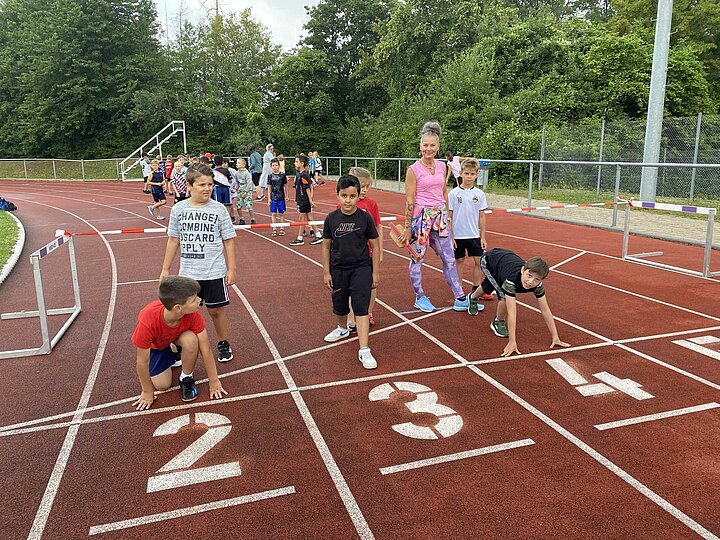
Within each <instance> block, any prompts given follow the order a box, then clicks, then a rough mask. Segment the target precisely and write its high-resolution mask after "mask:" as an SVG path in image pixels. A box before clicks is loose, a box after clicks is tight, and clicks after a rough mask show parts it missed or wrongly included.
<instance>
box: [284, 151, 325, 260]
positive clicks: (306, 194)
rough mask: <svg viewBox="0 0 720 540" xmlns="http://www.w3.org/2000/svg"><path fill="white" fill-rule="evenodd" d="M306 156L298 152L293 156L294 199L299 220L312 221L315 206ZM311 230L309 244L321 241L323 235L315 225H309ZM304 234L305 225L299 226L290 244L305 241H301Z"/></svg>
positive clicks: (294, 244)
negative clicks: (311, 237) (294, 171)
mask: <svg viewBox="0 0 720 540" xmlns="http://www.w3.org/2000/svg"><path fill="white" fill-rule="evenodd" d="M307 167H308V157H307V156H306V155H305V154H298V155H297V156H295V170H296V171H297V172H296V173H295V182H294V184H293V186H294V187H295V201H297V205H298V213H299V214H300V221H312V220H313V215H312V209H313V208H315V203H314V202H313V185H312V180H310V173H308V171H307ZM311 228H312V232H313V239H312V240H311V241H310V243H311V244H319V243H321V242H322V241H323V236H322V233H321V232H320V230H319V229H318V228H317V225H311ZM303 236H305V226H304V225H303V226H301V227H300V232H299V233H298V237H297V239H295V240H293V241H292V242H290V245H291V246H302V245H303V244H304V243H305V242H304V241H303Z"/></svg>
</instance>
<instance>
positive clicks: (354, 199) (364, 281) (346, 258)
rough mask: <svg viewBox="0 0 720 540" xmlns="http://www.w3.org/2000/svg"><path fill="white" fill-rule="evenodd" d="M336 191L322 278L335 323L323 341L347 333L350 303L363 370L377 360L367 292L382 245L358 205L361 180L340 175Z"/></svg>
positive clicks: (326, 234)
mask: <svg viewBox="0 0 720 540" xmlns="http://www.w3.org/2000/svg"><path fill="white" fill-rule="evenodd" d="M337 194H338V202H339V204H340V208H338V209H337V210H335V211H334V212H330V213H329V214H328V215H327V217H326V218H325V224H324V227H323V235H322V238H323V254H322V260H323V280H324V281H325V285H326V286H327V287H328V288H329V289H330V290H331V291H332V305H333V313H334V314H335V315H337V320H338V326H337V328H336V329H335V330H333V331H332V332H330V333H329V334H328V335H327V336H325V341H327V342H330V343H332V342H334V341H338V340H340V339H342V338H346V337H348V336H349V335H350V330H349V329H348V326H347V319H348V314H349V313H350V304H349V302H352V308H353V312H354V313H355V323H356V325H357V332H358V342H359V344H360V351H359V352H358V360H360V362H361V363H362V365H363V367H364V368H365V369H375V368H376V367H377V362H376V361H375V358H374V357H373V355H372V353H371V352H370V347H368V337H369V334H370V321H369V318H368V308H369V306H370V293H371V291H372V290H373V289H375V288H376V287H377V286H378V283H379V282H380V252H381V250H382V247H381V246H380V242H379V241H378V232H377V228H376V227H375V222H374V221H373V218H372V216H371V215H370V214H369V213H368V212H364V211H363V210H360V209H359V208H358V206H357V203H358V200H359V198H360V181H359V180H358V179H357V178H356V177H355V176H352V175H346V176H342V177H340V179H339V180H338V183H337ZM368 243H369V244H370V247H371V248H372V258H371V256H370V251H369V249H368Z"/></svg>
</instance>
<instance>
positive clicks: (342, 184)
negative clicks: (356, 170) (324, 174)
mask: <svg viewBox="0 0 720 540" xmlns="http://www.w3.org/2000/svg"><path fill="white" fill-rule="evenodd" d="M349 187H354V188H355V189H357V192H358V193H360V180H358V178H357V176H353V175H352V174H346V175H345V176H341V177H340V178H339V179H338V181H337V187H336V189H337V192H338V193H340V190H341V189H347V188H349Z"/></svg>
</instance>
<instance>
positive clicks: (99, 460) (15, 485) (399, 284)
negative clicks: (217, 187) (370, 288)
mask: <svg viewBox="0 0 720 540" xmlns="http://www.w3.org/2000/svg"><path fill="white" fill-rule="evenodd" d="M333 188H334V185H332V184H330V185H327V186H325V187H323V188H320V190H319V192H318V195H319V197H318V198H319V200H320V201H321V204H320V208H319V210H320V212H318V215H324V213H325V212H327V211H329V210H331V209H332V208H333V207H334V203H333V200H334V189H333ZM0 193H2V195H3V196H4V197H6V198H8V199H10V200H13V201H14V202H16V204H17V205H18V207H19V210H18V211H17V215H18V217H19V218H20V219H21V220H22V221H23V223H24V224H25V226H26V232H27V243H26V246H25V249H24V251H23V256H22V258H21V260H20V262H19V263H18V266H17V267H16V269H15V271H14V272H13V273H12V274H11V276H10V277H9V278H8V280H7V281H6V282H5V284H3V285H2V287H1V288H0V305H1V306H2V308H1V309H2V311H3V312H9V311H18V310H21V309H35V307H34V305H33V304H34V297H33V295H32V290H33V289H32V271H31V267H30V265H29V264H28V262H27V260H28V259H27V255H29V253H31V252H32V251H34V250H35V249H37V248H39V247H40V246H42V245H44V244H45V243H47V242H48V241H50V240H51V239H52V238H53V236H54V231H55V230H56V229H58V228H61V229H66V230H69V231H74V232H80V231H90V230H106V229H118V228H143V227H156V226H158V222H156V221H154V220H152V219H150V216H148V215H147V212H146V210H145V205H146V204H147V196H144V195H143V194H142V193H141V186H140V185H139V184H119V183H109V182H108V183H86V184H81V183H70V182H68V183H48V182H7V181H3V182H0ZM372 195H373V196H374V197H375V198H376V199H377V200H378V202H379V205H380V208H381V210H383V213H384V214H387V215H393V214H395V213H398V212H400V211H401V209H402V207H403V198H402V196H400V195H398V194H392V193H382V192H378V191H374V192H372ZM490 203H491V204H492V197H490ZM255 208H256V211H257V213H258V217H259V221H260V222H261V223H262V222H268V221H269V217H268V208H267V204H266V203H259V204H258V203H256V206H255ZM165 213H166V215H167V211H166V212H165ZM288 216H289V217H290V218H292V219H294V218H295V215H294V214H293V213H289V214H288ZM161 223H162V222H161ZM165 223H166V222H165ZM488 227H489V233H488V240H489V243H490V244H491V247H505V248H508V249H512V250H514V251H516V252H518V253H520V254H521V255H523V256H525V257H530V256H532V255H540V256H543V257H544V258H546V259H547V260H548V262H549V263H550V265H551V266H554V267H555V269H554V271H553V272H552V273H551V275H550V276H549V277H548V279H547V280H546V288H547V290H548V299H549V303H550V306H551V308H552V310H553V312H554V314H555V316H556V319H557V323H558V328H559V331H560V336H561V338H562V339H564V340H565V341H568V342H570V343H571V344H572V347H571V348H569V349H563V350H548V349H547V346H548V344H549V341H550V339H549V336H548V333H547V330H546V328H545V326H544V323H543V321H542V318H541V317H540V315H539V314H538V313H537V311H538V310H537V307H536V306H537V305H536V302H535V301H534V299H533V298H521V299H522V307H521V308H520V309H519V324H520V328H521V334H520V338H519V348H520V350H521V351H522V353H523V354H522V355H520V356H513V357H511V358H501V357H500V356H499V353H500V352H501V351H502V348H503V346H504V341H503V340H501V339H499V338H496V337H495V336H494V335H493V334H492V333H491V332H490V329H489V328H488V325H489V323H490V320H491V318H492V315H493V313H494V308H495V304H496V303H495V302H487V303H486V310H485V311H484V312H483V313H481V314H480V315H479V316H477V317H470V316H468V315H467V314H466V313H455V312H453V311H451V310H447V309H444V310H440V311H438V312H435V313H433V314H429V315H428V314H421V313H417V312H414V311H413V309H412V300H413V297H412V291H411V289H410V285H409V282H408V280H407V270H406V267H407V259H406V258H405V257H404V255H403V253H402V251H401V250H399V249H397V248H395V246H394V244H393V243H392V241H391V240H390V239H389V235H388V234H387V231H386V238H387V239H386V242H385V250H384V262H383V266H382V276H381V284H380V288H379V294H378V298H379V302H378V305H377V306H376V308H375V310H374V315H375V318H376V320H377V322H378V324H377V325H376V326H375V328H374V329H373V330H374V331H373V334H372V335H371V341H370V345H371V347H372V348H373V353H374V354H375V356H376V358H377V359H378V363H379V367H378V369H376V370H374V371H366V370H364V369H363V368H362V366H361V365H360V363H359V362H358V361H357V360H356V349H357V343H355V342H354V340H352V341H342V342H339V343H336V344H332V345H328V344H325V343H324V342H323V340H322V337H323V336H324V335H325V333H327V332H328V331H329V330H330V329H332V328H333V326H334V324H335V323H334V317H333V316H332V314H331V310H330V299H329V297H328V294H327V292H326V290H325V289H324V287H323V285H322V274H321V270H320V268H319V261H320V246H310V245H308V244H306V245H304V246H301V247H299V248H291V247H289V246H288V245H287V242H288V241H289V240H291V239H292V235H291V233H289V234H288V236H285V237H280V238H278V239H275V238H271V237H270V233H269V231H268V230H267V229H262V230H260V231H259V232H255V231H239V232H238V239H237V257H238V278H237V286H236V287H233V297H232V304H231V307H230V312H229V313H230V318H231V343H232V345H233V347H234V351H235V359H234V360H233V361H232V362H230V363H228V364H223V365H219V371H220V373H221V374H222V376H223V385H224V386H225V388H226V389H227V390H228V391H229V395H228V396H227V397H226V398H225V399H223V400H221V401H217V402H209V401H208V396H207V385H206V384H205V383H202V384H199V385H198V388H199V391H200V397H199V399H198V400H197V401H195V402H193V403H191V404H183V403H182V402H181V401H180V398H179V395H178V391H177V390H176V389H174V390H171V391H169V392H168V393H165V394H162V395H159V396H158V399H157V400H156V402H155V404H154V405H153V407H152V409H150V410H149V411H145V412H142V413H140V412H136V411H134V410H133V409H132V408H131V407H130V403H131V402H132V401H134V399H136V397H137V394H138V382H137V376H136V374H135V360H134V358H135V356H134V350H133V347H132V344H131V343H130V340H129V337H130V334H131V333H132V330H133V328H134V324H135V320H136V315H137V312H138V311H139V309H140V308H141V307H142V306H143V305H145V304H146V303H147V302H148V301H150V300H151V299H153V298H154V295H155V291H156V287H157V281H156V279H157V276H158V274H159V271H160V266H161V261H162V256H163V251H164V246H165V237H164V235H162V234H147V235H125V236H108V237H106V238H100V237H97V236H95V237H79V238H77V239H76V249H77V258H78V261H79V267H80V287H81V296H82V301H83V312H82V313H81V315H80V316H79V317H78V319H77V320H76V321H75V322H74V323H73V325H72V326H71V328H70V330H69V331H68V333H67V334H66V335H65V336H64V337H63V338H62V340H61V341H60V343H59V344H58V346H57V347H56V348H55V350H54V351H53V353H52V354H51V355H49V356H40V357H34V358H19V359H10V360H5V361H4V362H3V364H2V365H3V368H4V370H3V375H4V383H5V384H4V385H3V387H4V392H3V394H2V398H0V399H1V400H2V401H1V403H2V407H0V411H2V412H0V464H1V465H2V472H3V474H2V475H1V476H0V507H2V508H3V512H2V514H0V516H1V517H0V526H1V530H2V531H3V533H4V536H5V537H6V538H12V539H14V538H51V539H54V538H63V539H65V538H87V537H88V536H93V537H101V538H149V537H153V538H168V537H171V536H172V537H174V536H177V535H179V534H180V535H183V536H188V537H198V538H201V537H203V538H247V539H251V538H273V539H275V538H313V539H315V538H317V539H324V538H327V539H338V538H357V537H361V538H453V539H457V538H558V537H565V538H648V539H650V538H652V539H661V538H667V539H678V538H698V537H699V538H717V537H718V535H720V513H718V511H717V509H718V508H720V489H719V487H720V457H719V456H720V392H719V391H720V369H719V368H720V363H718V362H720V308H719V307H718V302H717V298H718V295H719V293H720V284H719V283H718V281H717V280H711V279H701V278H698V277H691V276H687V275H682V274H678V273H674V272H669V271H665V270H661V269H657V268H650V267H647V266H642V265H638V264H634V263H629V262H624V261H622V260H620V259H619V258H618V256H619V254H620V248H621V237H620V235H619V234H617V233H611V232H606V231H602V230H598V229H592V228H584V227H579V226H575V225H568V224H561V223H557V222H550V221H546V220H539V219H535V218H532V217H527V216H518V215H507V214H497V215H491V216H488ZM632 249H633V251H664V252H665V255H664V256H663V257H662V260H663V262H667V263H668V264H674V265H679V266H684V267H689V268H690V267H691V268H699V266H700V262H701V260H702V253H701V250H700V249H698V248H694V247H689V246H681V245H677V244H670V243H667V242H662V241H657V240H651V239H640V238H634V239H633V246H632ZM427 263H428V264H427V268H426V269H425V270H424V284H425V288H426V291H427V293H428V294H429V296H430V297H431V298H432V300H433V302H434V303H435V305H437V306H449V305H450V304H451V301H452V299H451V297H450V293H449V290H448V288H447V286H446V285H445V283H444V281H443V279H442V274H441V272H440V271H439V268H440V265H439V259H438V258H437V257H435V256H434V255H431V256H428V258H427ZM717 266H718V263H717V261H715V265H714V268H713V269H717ZM43 272H44V273H43V278H44V284H45V290H46V297H47V303H48V306H49V307H64V306H66V305H70V304H72V290H71V288H70V282H69V270H68V264H67V250H64V249H59V250H57V252H56V253H53V254H51V255H50V256H48V257H47V258H46V259H43ZM466 275H467V276H468V277H469V275H470V274H469V273H467V274H466ZM530 296H531V295H530ZM54 319H57V320H54ZM51 320H52V321H53V322H52V325H51V332H53V330H57V328H59V327H60V325H62V323H63V322H64V318H63V317H62V316H56V317H53V318H52V319H51ZM0 328H1V329H2V348H3V349H16V348H25V347H28V346H31V345H37V344H38V343H37V342H38V340H39V329H38V328H37V327H36V321H34V320H33V319H21V320H10V321H1V322H0ZM53 333H54V332H53ZM211 337H212V336H211ZM203 376H204V375H203V374H202V367H201V363H199V364H198V368H197V369H196V378H198V379H202V377H203ZM600 391H602V392H603V393H597V392H600ZM584 394H589V395H584Z"/></svg>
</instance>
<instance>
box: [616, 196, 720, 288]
mask: <svg viewBox="0 0 720 540" xmlns="http://www.w3.org/2000/svg"><path fill="white" fill-rule="evenodd" d="M627 203H628V204H627V206H626V207H625V226H624V227H623V245H622V258H623V259H624V260H628V261H633V262H637V263H641V264H645V265H648V266H655V267H657V268H664V269H666V270H673V271H675V272H680V273H683V274H689V275H692V276H700V277H705V278H707V277H716V276H720V272H711V271H710V259H711V256H712V243H713V228H714V225H715V214H716V213H717V210H716V209H715V208H707V207H704V206H684V205H680V204H667V203H656V202H647V201H636V200H634V199H630V200H629V201H627ZM633 207H635V208H646V209H652V210H666V211H669V212H683V213H687V214H701V215H707V217H708V218H707V229H706V233H705V251H704V255H703V265H702V271H698V270H692V269H689V268H681V267H679V266H672V265H670V264H663V263H659V262H657V261H651V260H648V258H650V257H658V256H660V255H662V254H663V252H662V251H652V252H648V253H633V254H629V253H628V251H629V248H628V244H629V242H630V209H631V208H633Z"/></svg>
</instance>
